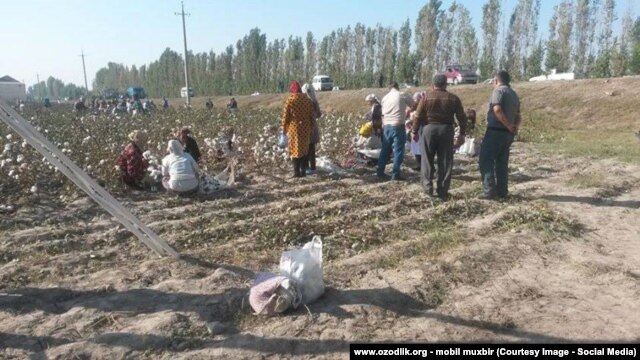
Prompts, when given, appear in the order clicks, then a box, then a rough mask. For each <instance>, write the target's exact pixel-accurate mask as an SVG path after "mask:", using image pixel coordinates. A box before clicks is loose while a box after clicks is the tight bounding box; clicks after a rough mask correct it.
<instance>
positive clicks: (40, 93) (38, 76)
mask: <svg viewBox="0 0 640 360" xmlns="http://www.w3.org/2000/svg"><path fill="white" fill-rule="evenodd" d="M36 80H38V97H39V98H40V99H42V91H41V90H40V74H38V73H36Z"/></svg>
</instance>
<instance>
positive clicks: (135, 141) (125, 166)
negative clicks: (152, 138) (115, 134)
mask: <svg viewBox="0 0 640 360" xmlns="http://www.w3.org/2000/svg"><path fill="white" fill-rule="evenodd" d="M148 139H149V136H148V135H147V133H146V132H145V131H141V130H135V131H133V132H132V133H130V134H129V143H128V144H127V145H126V146H125V147H124V149H123V150H122V153H121V154H120V156H119V157H118V160H117V163H118V167H119V168H120V179H121V180H122V182H124V183H125V184H126V185H127V186H129V187H131V188H134V189H137V190H142V189H143V188H144V187H145V185H146V184H144V182H143V180H144V177H145V174H146V172H147V167H148V166H149V164H148V162H147V160H145V159H144V157H143V156H142V149H143V148H144V147H145V146H146V144H147V140H148Z"/></svg>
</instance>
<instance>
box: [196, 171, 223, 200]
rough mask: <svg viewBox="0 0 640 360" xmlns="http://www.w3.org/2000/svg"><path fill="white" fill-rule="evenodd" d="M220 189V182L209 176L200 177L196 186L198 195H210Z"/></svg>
mask: <svg viewBox="0 0 640 360" xmlns="http://www.w3.org/2000/svg"><path fill="white" fill-rule="evenodd" d="M221 187H222V184H220V181H218V179H216V178H215V177H213V176H211V175H207V174H202V176H200V182H199V184H198V194H201V195H206V194H212V193H214V192H216V191H218V190H220V188H221Z"/></svg>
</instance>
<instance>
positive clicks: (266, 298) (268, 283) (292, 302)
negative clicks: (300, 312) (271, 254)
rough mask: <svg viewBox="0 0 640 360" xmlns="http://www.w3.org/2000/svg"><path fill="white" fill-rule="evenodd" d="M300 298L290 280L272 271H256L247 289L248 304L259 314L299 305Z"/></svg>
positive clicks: (271, 312) (279, 311)
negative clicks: (251, 283)
mask: <svg viewBox="0 0 640 360" xmlns="http://www.w3.org/2000/svg"><path fill="white" fill-rule="evenodd" d="M301 300H302V298H301V294H300V291H299V290H298V289H296V288H295V287H294V286H293V284H292V282H291V280H290V279H288V278H286V277H284V276H278V275H276V274H272V273H264V272H263V273H258V274H257V275H256V278H255V279H254V281H253V285H252V286H251V290H249V304H250V305H251V308H252V309H253V311H255V312H256V313H257V314H261V315H274V314H278V313H283V312H285V311H286V310H287V309H289V308H291V307H293V308H294V309H295V308H297V307H298V306H299V305H300V302H301Z"/></svg>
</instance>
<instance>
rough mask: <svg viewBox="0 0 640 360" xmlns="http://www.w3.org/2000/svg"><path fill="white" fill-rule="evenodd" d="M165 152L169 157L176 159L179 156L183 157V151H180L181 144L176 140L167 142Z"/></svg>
mask: <svg viewBox="0 0 640 360" xmlns="http://www.w3.org/2000/svg"><path fill="white" fill-rule="evenodd" d="M167 151H168V152H169V156H172V157H174V158H177V157H179V156H182V155H184V150H182V144H180V141H178V140H173V139H172V140H169V144H168V145H167Z"/></svg>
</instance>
